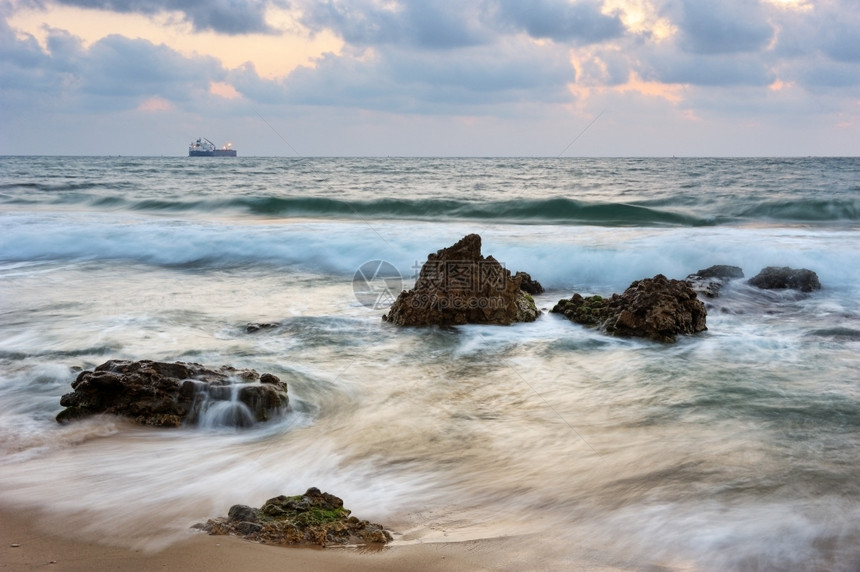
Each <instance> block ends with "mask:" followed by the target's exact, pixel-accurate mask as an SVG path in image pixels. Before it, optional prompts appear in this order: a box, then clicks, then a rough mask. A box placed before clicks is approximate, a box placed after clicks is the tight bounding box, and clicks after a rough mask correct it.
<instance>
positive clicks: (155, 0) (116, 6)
mask: <svg viewBox="0 0 860 572" xmlns="http://www.w3.org/2000/svg"><path fill="white" fill-rule="evenodd" d="M56 1H57V2H58V3H59V4H65V5H66V6H77V7H80V8H94V9H98V10H107V11H111V12H121V13H135V14H146V15H153V14H158V13H159V12H165V11H176V12H182V13H183V14H184V15H185V18H186V19H187V20H188V21H189V22H191V24H192V26H194V29H195V30H198V31H200V30H214V31H216V32H220V33H222V34H231V35H235V34H253V33H268V32H271V31H272V30H271V29H270V27H269V26H268V25H267V24H266V6H267V2H266V1H265V0H56Z"/></svg>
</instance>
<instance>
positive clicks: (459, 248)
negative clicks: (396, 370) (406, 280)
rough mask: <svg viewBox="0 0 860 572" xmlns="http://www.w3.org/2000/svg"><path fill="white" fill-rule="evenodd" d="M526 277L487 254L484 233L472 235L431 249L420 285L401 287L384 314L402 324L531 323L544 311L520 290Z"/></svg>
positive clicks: (420, 277) (389, 320)
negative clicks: (451, 243) (444, 246)
mask: <svg viewBox="0 0 860 572" xmlns="http://www.w3.org/2000/svg"><path fill="white" fill-rule="evenodd" d="M526 276H527V275H526ZM523 280H524V276H523V274H519V275H517V276H511V273H510V271H509V270H508V269H506V268H505V267H504V266H502V265H501V264H500V263H499V262H498V261H497V260H496V259H495V258H493V257H492V256H488V257H486V258H484V256H483V255H482V254H481V237H480V236H479V235H477V234H470V235H467V236H465V237H464V238H462V239H461V240H460V241H459V242H457V243H456V244H454V245H453V246H450V247H448V248H443V249H442V250H439V251H438V252H436V253H435V254H430V255H429V256H428V257H427V262H425V263H424V265H423V266H422V267H421V271H420V273H419V275H418V280H417V281H416V282H415V287H414V288H413V289H412V290H408V291H406V290H404V291H403V292H401V293H400V295H399V296H398V297H397V300H395V301H394V304H393V305H392V306H391V308H390V310H389V312H388V313H387V314H386V315H384V316H383V317H382V319H383V320H385V321H387V322H391V323H392V324H396V325H398V326H427V325H442V326H446V325H459V324H501V325H508V324H512V323H514V322H532V321H534V320H535V319H537V317H538V316H539V315H540V311H539V310H538V309H537V307H536V306H535V303H534V300H533V299H532V297H531V295H529V294H528V293H526V292H524V291H523V290H521V289H520V286H521V284H522V282H523ZM529 280H530V277H529ZM530 282H531V280H530ZM538 286H539V285H538Z"/></svg>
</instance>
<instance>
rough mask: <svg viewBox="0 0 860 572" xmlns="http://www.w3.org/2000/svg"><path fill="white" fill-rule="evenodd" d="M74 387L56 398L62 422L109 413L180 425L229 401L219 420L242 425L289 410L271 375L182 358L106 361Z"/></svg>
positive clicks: (146, 422) (281, 388)
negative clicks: (180, 360) (176, 360)
mask: <svg viewBox="0 0 860 572" xmlns="http://www.w3.org/2000/svg"><path fill="white" fill-rule="evenodd" d="M263 378H265V380H266V381H265V383H262V381H263ZM72 389H73V390H74V391H73V392H72V393H67V394H66V395H63V397H62V398H61V399H60V405H62V406H63V407H65V408H66V409H64V410H63V411H61V412H60V413H59V414H58V415H57V421H59V422H61V423H65V422H67V421H72V420H74V419H80V418H84V417H88V416H90V415H94V414H98V413H108V414H112V415H121V416H123V417H127V418H129V419H131V420H132V421H133V422H135V423H140V424H142V425H152V426H157V427H178V426H180V425H182V424H183V423H185V424H196V423H198V422H199V421H200V420H201V419H202V418H203V417H204V416H205V414H206V412H207V411H208V410H209V408H210V407H212V406H213V405H218V404H220V405H221V406H223V405H225V403H224V402H227V404H229V407H232V408H233V410H234V413H235V414H234V415H232V417H231V415H230V411H229V408H228V411H227V412H226V413H225V415H224V416H223V419H225V420H227V421H228V423H227V424H232V425H235V426H246V425H249V424H253V423H254V422H263V421H268V420H269V419H271V418H273V417H276V416H279V415H282V414H283V413H284V412H286V411H287V410H288V408H289V398H288V397H287V384H286V383H284V382H282V381H280V380H279V379H278V378H277V377H276V376H274V375H271V374H263V376H260V375H259V374H258V373H257V372H256V371H254V370H248V369H236V368H233V367H229V366H222V367H220V368H218V369H207V368H205V367H203V366H202V365H200V364H196V363H185V362H175V363H165V362H155V361H149V360H142V361H130V360H110V361H107V362H105V363H103V364H101V365H100V366H98V367H96V368H95V370H93V371H82V372H81V373H80V374H78V376H77V378H76V379H75V381H74V382H72ZM234 393H235V394H236V397H237V400H234V399H233V397H234ZM219 402H220V403H219ZM231 419H232V420H233V421H232V422H230V420H231Z"/></svg>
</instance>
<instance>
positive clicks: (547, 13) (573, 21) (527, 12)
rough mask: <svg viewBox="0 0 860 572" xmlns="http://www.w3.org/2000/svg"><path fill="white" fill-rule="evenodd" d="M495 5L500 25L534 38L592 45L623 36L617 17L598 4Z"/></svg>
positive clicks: (517, 1)
mask: <svg viewBox="0 0 860 572" xmlns="http://www.w3.org/2000/svg"><path fill="white" fill-rule="evenodd" d="M495 4H496V15H497V17H498V18H499V21H500V22H502V23H503V24H505V25H507V26H510V27H512V28H513V29H515V30H521V31H525V32H526V33H528V35H529V36H531V37H533V38H539V39H551V40H554V41H557V42H573V43H575V44H590V43H595V42H600V41H603V40H607V39H610V38H616V37H619V36H621V35H622V34H623V33H624V25H623V24H622V23H621V20H620V19H619V18H618V16H607V15H605V14H603V13H601V11H600V4H599V3H598V2H589V1H586V2H576V3H571V2H568V1H566V0H537V1H532V2H523V1H522V0H497V2H496V3H495Z"/></svg>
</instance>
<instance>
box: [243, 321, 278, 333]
mask: <svg viewBox="0 0 860 572" xmlns="http://www.w3.org/2000/svg"><path fill="white" fill-rule="evenodd" d="M278 326H280V324H278V323H277V322H251V323H249V324H248V325H246V326H245V333H248V334H253V333H254V332H259V331H260V330H271V329H273V328H277V327H278Z"/></svg>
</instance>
